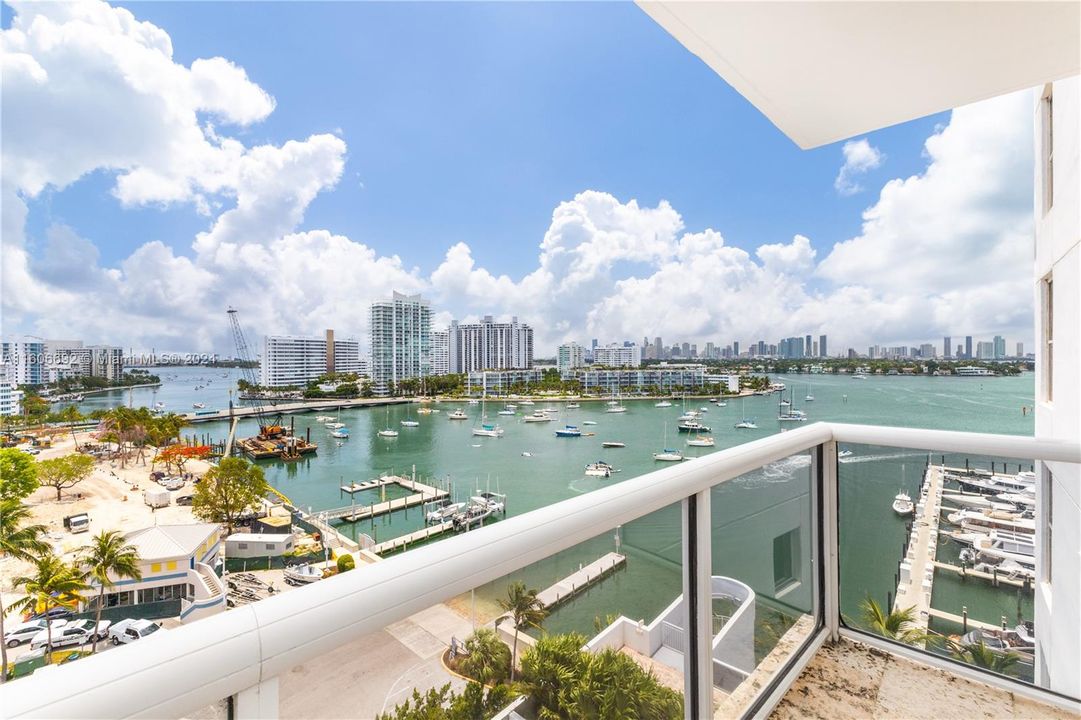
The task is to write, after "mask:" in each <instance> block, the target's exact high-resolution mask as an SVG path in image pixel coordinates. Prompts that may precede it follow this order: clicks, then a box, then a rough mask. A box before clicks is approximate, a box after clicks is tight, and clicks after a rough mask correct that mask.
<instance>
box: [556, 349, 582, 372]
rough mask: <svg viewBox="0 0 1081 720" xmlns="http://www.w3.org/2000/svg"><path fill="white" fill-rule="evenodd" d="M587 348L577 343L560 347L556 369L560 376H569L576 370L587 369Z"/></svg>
mask: <svg viewBox="0 0 1081 720" xmlns="http://www.w3.org/2000/svg"><path fill="white" fill-rule="evenodd" d="M585 364H586V359H585V348H583V347H582V346H581V345H579V344H578V343H576V342H569V343H564V344H563V345H560V346H559V354H558V355H557V357H556V367H557V368H559V374H560V375H567V374H568V373H571V372H573V371H574V369H575V368H580V367H585Z"/></svg>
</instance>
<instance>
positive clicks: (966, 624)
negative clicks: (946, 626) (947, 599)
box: [930, 608, 1005, 632]
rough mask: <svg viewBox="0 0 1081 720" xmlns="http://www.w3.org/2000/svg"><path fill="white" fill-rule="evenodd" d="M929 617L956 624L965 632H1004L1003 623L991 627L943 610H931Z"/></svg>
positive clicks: (988, 624)
mask: <svg viewBox="0 0 1081 720" xmlns="http://www.w3.org/2000/svg"><path fill="white" fill-rule="evenodd" d="M930 612H931V617H936V618H938V619H939V620H948V621H949V622H952V623H956V624H958V625H960V626H961V627H962V628H964V629H965V632H967V631H968V630H971V629H972V628H979V629H980V630H1004V629H1005V623H1003V625H992V624H991V623H985V622H980V621H979V620H973V619H972V618H970V617H963V616H961V615H954V614H953V613H948V612H945V611H943V610H935V609H934V608H931V611H930Z"/></svg>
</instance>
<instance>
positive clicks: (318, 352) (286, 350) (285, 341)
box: [259, 330, 364, 387]
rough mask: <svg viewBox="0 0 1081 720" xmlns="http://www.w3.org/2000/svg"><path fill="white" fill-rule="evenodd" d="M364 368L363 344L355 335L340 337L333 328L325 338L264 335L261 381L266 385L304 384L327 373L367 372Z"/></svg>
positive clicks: (327, 332) (287, 385) (260, 382)
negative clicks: (361, 349) (337, 337)
mask: <svg viewBox="0 0 1081 720" xmlns="http://www.w3.org/2000/svg"><path fill="white" fill-rule="evenodd" d="M363 370H364V368H363V366H362V364H361V362H360V343H358V342H357V341H356V340H354V339H352V338H349V339H345V340H337V339H335V337H334V331H333V330H327V331H326V333H325V334H324V335H323V336H322V337H318V336H316V337H312V336H304V335H267V336H265V337H264V338H263V358H262V363H261V364H260V380H259V384H260V385H262V386H263V387H289V386H303V385H307V384H308V383H309V382H311V381H312V380H316V379H318V378H319V377H321V376H322V375H325V374H327V373H332V372H333V373H356V374H363Z"/></svg>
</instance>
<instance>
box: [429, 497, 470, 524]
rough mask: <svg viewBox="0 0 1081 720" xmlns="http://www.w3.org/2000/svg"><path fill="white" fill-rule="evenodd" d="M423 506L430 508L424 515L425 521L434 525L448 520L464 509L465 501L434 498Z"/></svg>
mask: <svg viewBox="0 0 1081 720" xmlns="http://www.w3.org/2000/svg"><path fill="white" fill-rule="evenodd" d="M424 507H425V509H428V508H431V509H430V510H428V511H427V512H426V513H425V515H424V520H425V522H427V523H429V524H433V525H434V524H437V523H441V522H443V521H445V520H448V519H450V518H452V517H454V516H455V515H457V514H458V513H460V512H461V511H462V510H463V509H465V503H464V502H451V500H450V499H449V498H444V499H443V500H436V501H434V502H431V503H428V504H426V505H425V506H424Z"/></svg>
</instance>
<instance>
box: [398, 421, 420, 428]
mask: <svg viewBox="0 0 1081 720" xmlns="http://www.w3.org/2000/svg"><path fill="white" fill-rule="evenodd" d="M401 424H402V427H420V423H419V422H417V421H416V420H402V423H401Z"/></svg>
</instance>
